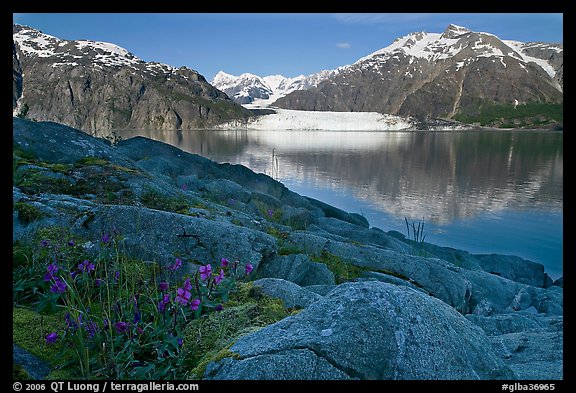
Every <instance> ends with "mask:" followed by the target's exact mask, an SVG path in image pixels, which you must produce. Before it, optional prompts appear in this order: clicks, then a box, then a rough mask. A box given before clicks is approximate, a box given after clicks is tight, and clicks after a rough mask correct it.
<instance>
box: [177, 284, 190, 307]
mask: <svg viewBox="0 0 576 393" xmlns="http://www.w3.org/2000/svg"><path fill="white" fill-rule="evenodd" d="M190 296H192V294H191V293H190V292H189V291H187V290H185V289H184V288H178V291H177V295H176V299H174V302H176V303H178V304H181V305H183V306H185V305H187V304H188V301H189V300H190Z"/></svg>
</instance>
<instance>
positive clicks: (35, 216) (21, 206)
mask: <svg viewBox="0 0 576 393" xmlns="http://www.w3.org/2000/svg"><path fill="white" fill-rule="evenodd" d="M14 210H16V211H17V212H18V218H19V219H20V221H22V222H23V223H25V224H29V223H31V222H34V221H36V220H39V219H41V218H42V217H44V213H42V212H41V211H40V209H38V208H37V207H36V206H34V205H32V204H30V203H27V202H16V203H15V204H14Z"/></svg>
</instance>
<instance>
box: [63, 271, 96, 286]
mask: <svg viewBox="0 0 576 393" xmlns="http://www.w3.org/2000/svg"><path fill="white" fill-rule="evenodd" d="M70 274H72V273H70ZM103 283H104V280H102V279H101V278H97V279H95V280H94V284H95V285H96V286H97V287H99V286H100V285H102V284H103Z"/></svg>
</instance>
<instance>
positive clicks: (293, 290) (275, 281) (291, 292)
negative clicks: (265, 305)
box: [253, 278, 322, 308]
mask: <svg viewBox="0 0 576 393" xmlns="http://www.w3.org/2000/svg"><path fill="white" fill-rule="evenodd" d="M253 285H254V286H255V287H260V288H261V289H262V292H263V293H264V294H266V295H268V296H271V297H274V298H278V299H281V300H282V301H283V302H284V306H285V307H286V308H295V307H296V308H306V307H308V306H309V305H311V304H312V303H314V302H315V301H317V300H318V299H320V298H321V297H322V296H320V295H318V294H316V293H314V292H312V291H309V290H307V289H305V288H302V287H301V286H299V285H296V284H294V283H293V282H290V281H286V280H283V279H281V278H261V279H259V280H256V281H254V283H253Z"/></svg>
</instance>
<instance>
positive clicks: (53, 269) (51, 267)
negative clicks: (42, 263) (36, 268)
mask: <svg viewBox="0 0 576 393" xmlns="http://www.w3.org/2000/svg"><path fill="white" fill-rule="evenodd" d="M47 269H48V273H50V274H54V273H56V272H57V271H58V266H57V265H56V264H55V263H51V264H50V265H48V267H47Z"/></svg>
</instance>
